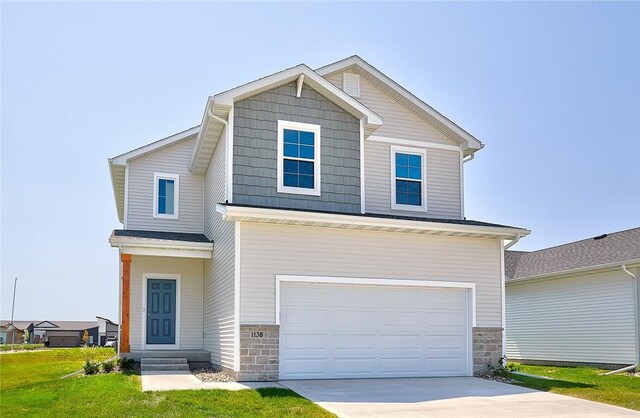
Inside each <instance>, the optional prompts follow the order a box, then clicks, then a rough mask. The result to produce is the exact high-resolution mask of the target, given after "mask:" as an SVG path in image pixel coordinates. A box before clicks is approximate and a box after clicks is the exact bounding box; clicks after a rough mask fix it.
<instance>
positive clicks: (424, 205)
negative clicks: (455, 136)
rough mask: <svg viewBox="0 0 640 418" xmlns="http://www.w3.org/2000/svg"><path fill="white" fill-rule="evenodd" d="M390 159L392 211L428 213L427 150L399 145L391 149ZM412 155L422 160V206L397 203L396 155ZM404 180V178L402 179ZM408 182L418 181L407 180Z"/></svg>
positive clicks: (392, 146)
mask: <svg viewBox="0 0 640 418" xmlns="http://www.w3.org/2000/svg"><path fill="white" fill-rule="evenodd" d="M389 152H390V153H391V154H390V158H391V173H390V175H391V209H392V210H406V211H413V212H426V211H427V150H425V149H424V148H409V147H401V146H399V145H391V146H390V147H389ZM397 153H401V154H412V155H419V156H420V157H421V159H422V166H421V167H420V169H421V174H422V179H421V180H420V187H421V192H422V196H421V199H422V204H421V205H420V206H414V205H402V204H398V203H396V180H397V177H396V154H397ZM401 179H402V180H404V179H403V178H401ZM406 180H408V181H409V180H410V181H416V180H412V179H409V178H407V179H406Z"/></svg>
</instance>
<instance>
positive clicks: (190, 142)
mask: <svg viewBox="0 0 640 418" xmlns="http://www.w3.org/2000/svg"><path fill="white" fill-rule="evenodd" d="M195 141H196V140H195V138H191V139H187V140H184V141H181V142H178V143H176V144H173V145H170V146H168V147H166V148H163V149H160V150H157V151H154V152H152V153H150V154H147V155H144V156H142V157H140V158H136V159H134V160H131V161H130V162H129V184H128V185H127V187H128V188H129V190H128V194H127V195H128V202H127V204H126V205H125V206H126V208H127V211H128V213H127V229H140V230H149V231H168V232H191V233H202V231H203V181H204V179H203V176H202V175H197V174H195V175H194V174H191V173H190V172H189V162H190V161H191V156H192V155H193V147H194V146H195ZM154 173H167V174H178V175H180V196H179V201H178V204H179V205H180V211H179V214H180V217H179V219H160V218H154V217H153V187H154V184H153V181H154V179H153V174H154Z"/></svg>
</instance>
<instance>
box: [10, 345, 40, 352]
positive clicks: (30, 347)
mask: <svg viewBox="0 0 640 418" xmlns="http://www.w3.org/2000/svg"><path fill="white" fill-rule="evenodd" d="M43 347H44V344H6V345H0V351H11V350H15V351H21V350H37V349H39V348H43Z"/></svg>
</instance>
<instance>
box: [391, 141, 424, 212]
mask: <svg viewBox="0 0 640 418" xmlns="http://www.w3.org/2000/svg"><path fill="white" fill-rule="evenodd" d="M391 178H392V179H393V185H392V187H391V208H392V209H397V210H412V211H426V210H427V204H426V187H425V180H426V179H425V178H426V151H425V150H424V149H419V148H407V147H393V146H392V147H391Z"/></svg>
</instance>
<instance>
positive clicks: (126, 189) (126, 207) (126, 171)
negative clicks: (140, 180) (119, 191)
mask: <svg viewBox="0 0 640 418" xmlns="http://www.w3.org/2000/svg"><path fill="white" fill-rule="evenodd" d="M128 213H129V163H128V162H127V164H126V165H125V167H124V213H123V215H122V217H123V218H124V222H123V223H122V224H123V225H124V229H127V218H128V215H127V214H128Z"/></svg>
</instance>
